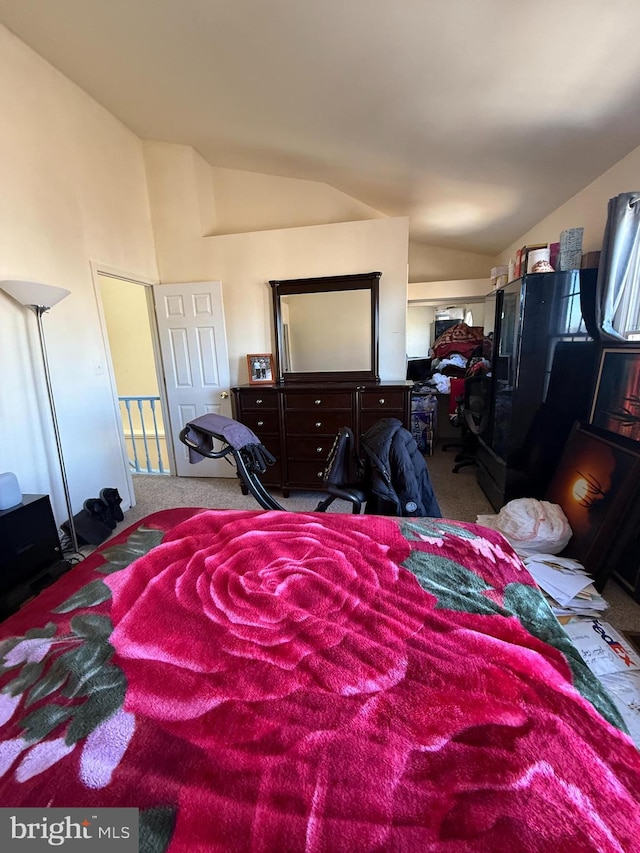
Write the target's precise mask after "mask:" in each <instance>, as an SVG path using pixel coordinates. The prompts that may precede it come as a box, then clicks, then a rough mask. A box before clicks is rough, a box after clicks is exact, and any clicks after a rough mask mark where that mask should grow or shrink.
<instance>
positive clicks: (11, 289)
mask: <svg viewBox="0 0 640 853" xmlns="http://www.w3.org/2000/svg"><path fill="white" fill-rule="evenodd" d="M0 288H1V289H2V290H4V291H5V292H6V293H8V294H9V296H12V297H13V298H14V299H15V300H16V301H17V302H20V303H21V304H22V305H26V306H27V307H28V308H31V310H32V311H33V313H34V314H35V315H36V319H37V321H38V336H39V338H40V350H41V352H42V363H43V365H44V376H45V380H46V384H47V395H48V397H49V408H50V409H51V420H52V422H53V432H54V434H55V437H56V448H57V450H58V461H59V463H60V473H61V474H62V486H63V488H64V497H65V500H66V502H67V512H68V513H69V535H70V537H71V545H72V547H73V550H74V551H78V536H77V534H76V528H75V524H74V521H73V509H72V507H71V496H70V494H69V484H68V482H67V472H66V469H65V466H64V456H63V454H62V443H61V441H60V430H59V429H58V417H57V415H56V406H55V402H54V399H53V389H52V387H51V375H50V373H49V360H48V358H47V343H46V340H45V337H44V327H43V324H42V315H43V314H45V313H46V312H47V311H48V310H49V309H50V308H53V306H54V305H57V304H58V302H60V301H61V300H63V299H64V298H65V296H68V295H69V293H70V292H71V291H69V290H65V288H64V287H55V286H54V285H52V284H42V283H40V282H38V281H0Z"/></svg>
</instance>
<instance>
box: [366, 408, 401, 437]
mask: <svg viewBox="0 0 640 853" xmlns="http://www.w3.org/2000/svg"><path fill="white" fill-rule="evenodd" d="M382 418H397V419H398V420H399V421H400V423H401V424H402V425H403V426H406V425H405V423H404V412H393V411H390V412H387V411H380V412H363V413H362V414H361V416H360V429H361V431H362V432H366V431H367V430H368V429H369V428H370V427H372V426H373V425H374V424H377V423H378V421H380V420H382Z"/></svg>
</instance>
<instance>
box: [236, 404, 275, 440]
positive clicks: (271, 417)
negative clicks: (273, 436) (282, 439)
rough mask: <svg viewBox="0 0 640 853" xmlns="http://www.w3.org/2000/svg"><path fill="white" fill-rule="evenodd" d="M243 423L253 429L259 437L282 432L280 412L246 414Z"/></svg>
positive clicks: (251, 412) (252, 412)
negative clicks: (268, 433) (264, 434)
mask: <svg viewBox="0 0 640 853" xmlns="http://www.w3.org/2000/svg"><path fill="white" fill-rule="evenodd" d="M242 423H243V424H244V425H245V426H248V427H249V429H252V430H253V431H254V432H255V434H256V435H257V436H261V435H262V434H263V433H266V432H274V433H279V432H280V421H279V418H278V412H277V411H276V412H272V411H269V410H266V411H264V412H254V411H253V410H251V411H249V412H244V414H243V417H242Z"/></svg>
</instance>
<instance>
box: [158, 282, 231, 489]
mask: <svg viewBox="0 0 640 853" xmlns="http://www.w3.org/2000/svg"><path fill="white" fill-rule="evenodd" d="M153 294H154V299H155V304H156V315H157V317H158V332H159V336H160V352H161V354H162V363H163V366H164V375H165V383H166V388H167V405H168V409H169V421H170V424H171V433H172V437H173V446H174V452H175V457H176V474H177V475H178V476H179V477H235V475H236V469H235V467H234V466H233V465H230V464H229V463H228V462H227V461H226V460H225V459H220V460H216V459H204V458H202V459H201V461H200V462H198V463H197V464H195V465H192V464H191V463H190V462H189V454H188V450H187V448H186V447H185V445H184V444H182V442H181V441H180V431H181V430H182V429H183V427H184V426H185V424H186V423H187V422H188V421H191V420H193V419H194V418H197V417H199V416H200V415H204V414H207V413H208V412H215V413H216V414H218V415H224V416H225V417H228V418H230V417H231V401H230V399H229V384H230V378H229V355H228V352H227V335H226V331H225V325H224V310H223V305H222V283H221V282H219V281H199V282H188V283H186V284H156V285H154V286H153ZM218 446H219V445H218Z"/></svg>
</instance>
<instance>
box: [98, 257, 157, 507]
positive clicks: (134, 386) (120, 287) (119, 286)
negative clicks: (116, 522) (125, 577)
mask: <svg viewBox="0 0 640 853" xmlns="http://www.w3.org/2000/svg"><path fill="white" fill-rule="evenodd" d="M94 272H95V275H94V278H95V281H96V290H97V292H98V296H99V302H100V305H101V308H102V316H103V320H104V331H105V338H106V344H107V347H108V350H109V355H110V361H111V371H112V381H113V385H114V393H115V395H116V397H117V405H118V410H119V420H120V427H121V441H122V447H123V454H124V455H125V456H126V465H127V471H128V474H129V483H130V491H131V492H132V493H133V483H132V479H131V476H132V475H133V474H137V473H143V474H155V475H168V474H170V473H171V471H172V470H173V467H174V461H173V455H172V449H171V441H170V436H169V431H168V429H166V426H165V425H166V423H167V421H166V417H165V412H166V406H165V396H164V386H163V381H162V370H161V361H160V356H159V349H158V345H157V332H156V327H155V314H154V311H153V296H152V288H151V285H150V284H148V283H145V282H140V281H135V280H133V279H129V278H125V277H122V276H119V275H115V274H113V273H108V272H103V271H99V270H96V271H94ZM132 496H133V495H132ZM133 503H135V499H133V500H132V504H133Z"/></svg>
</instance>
